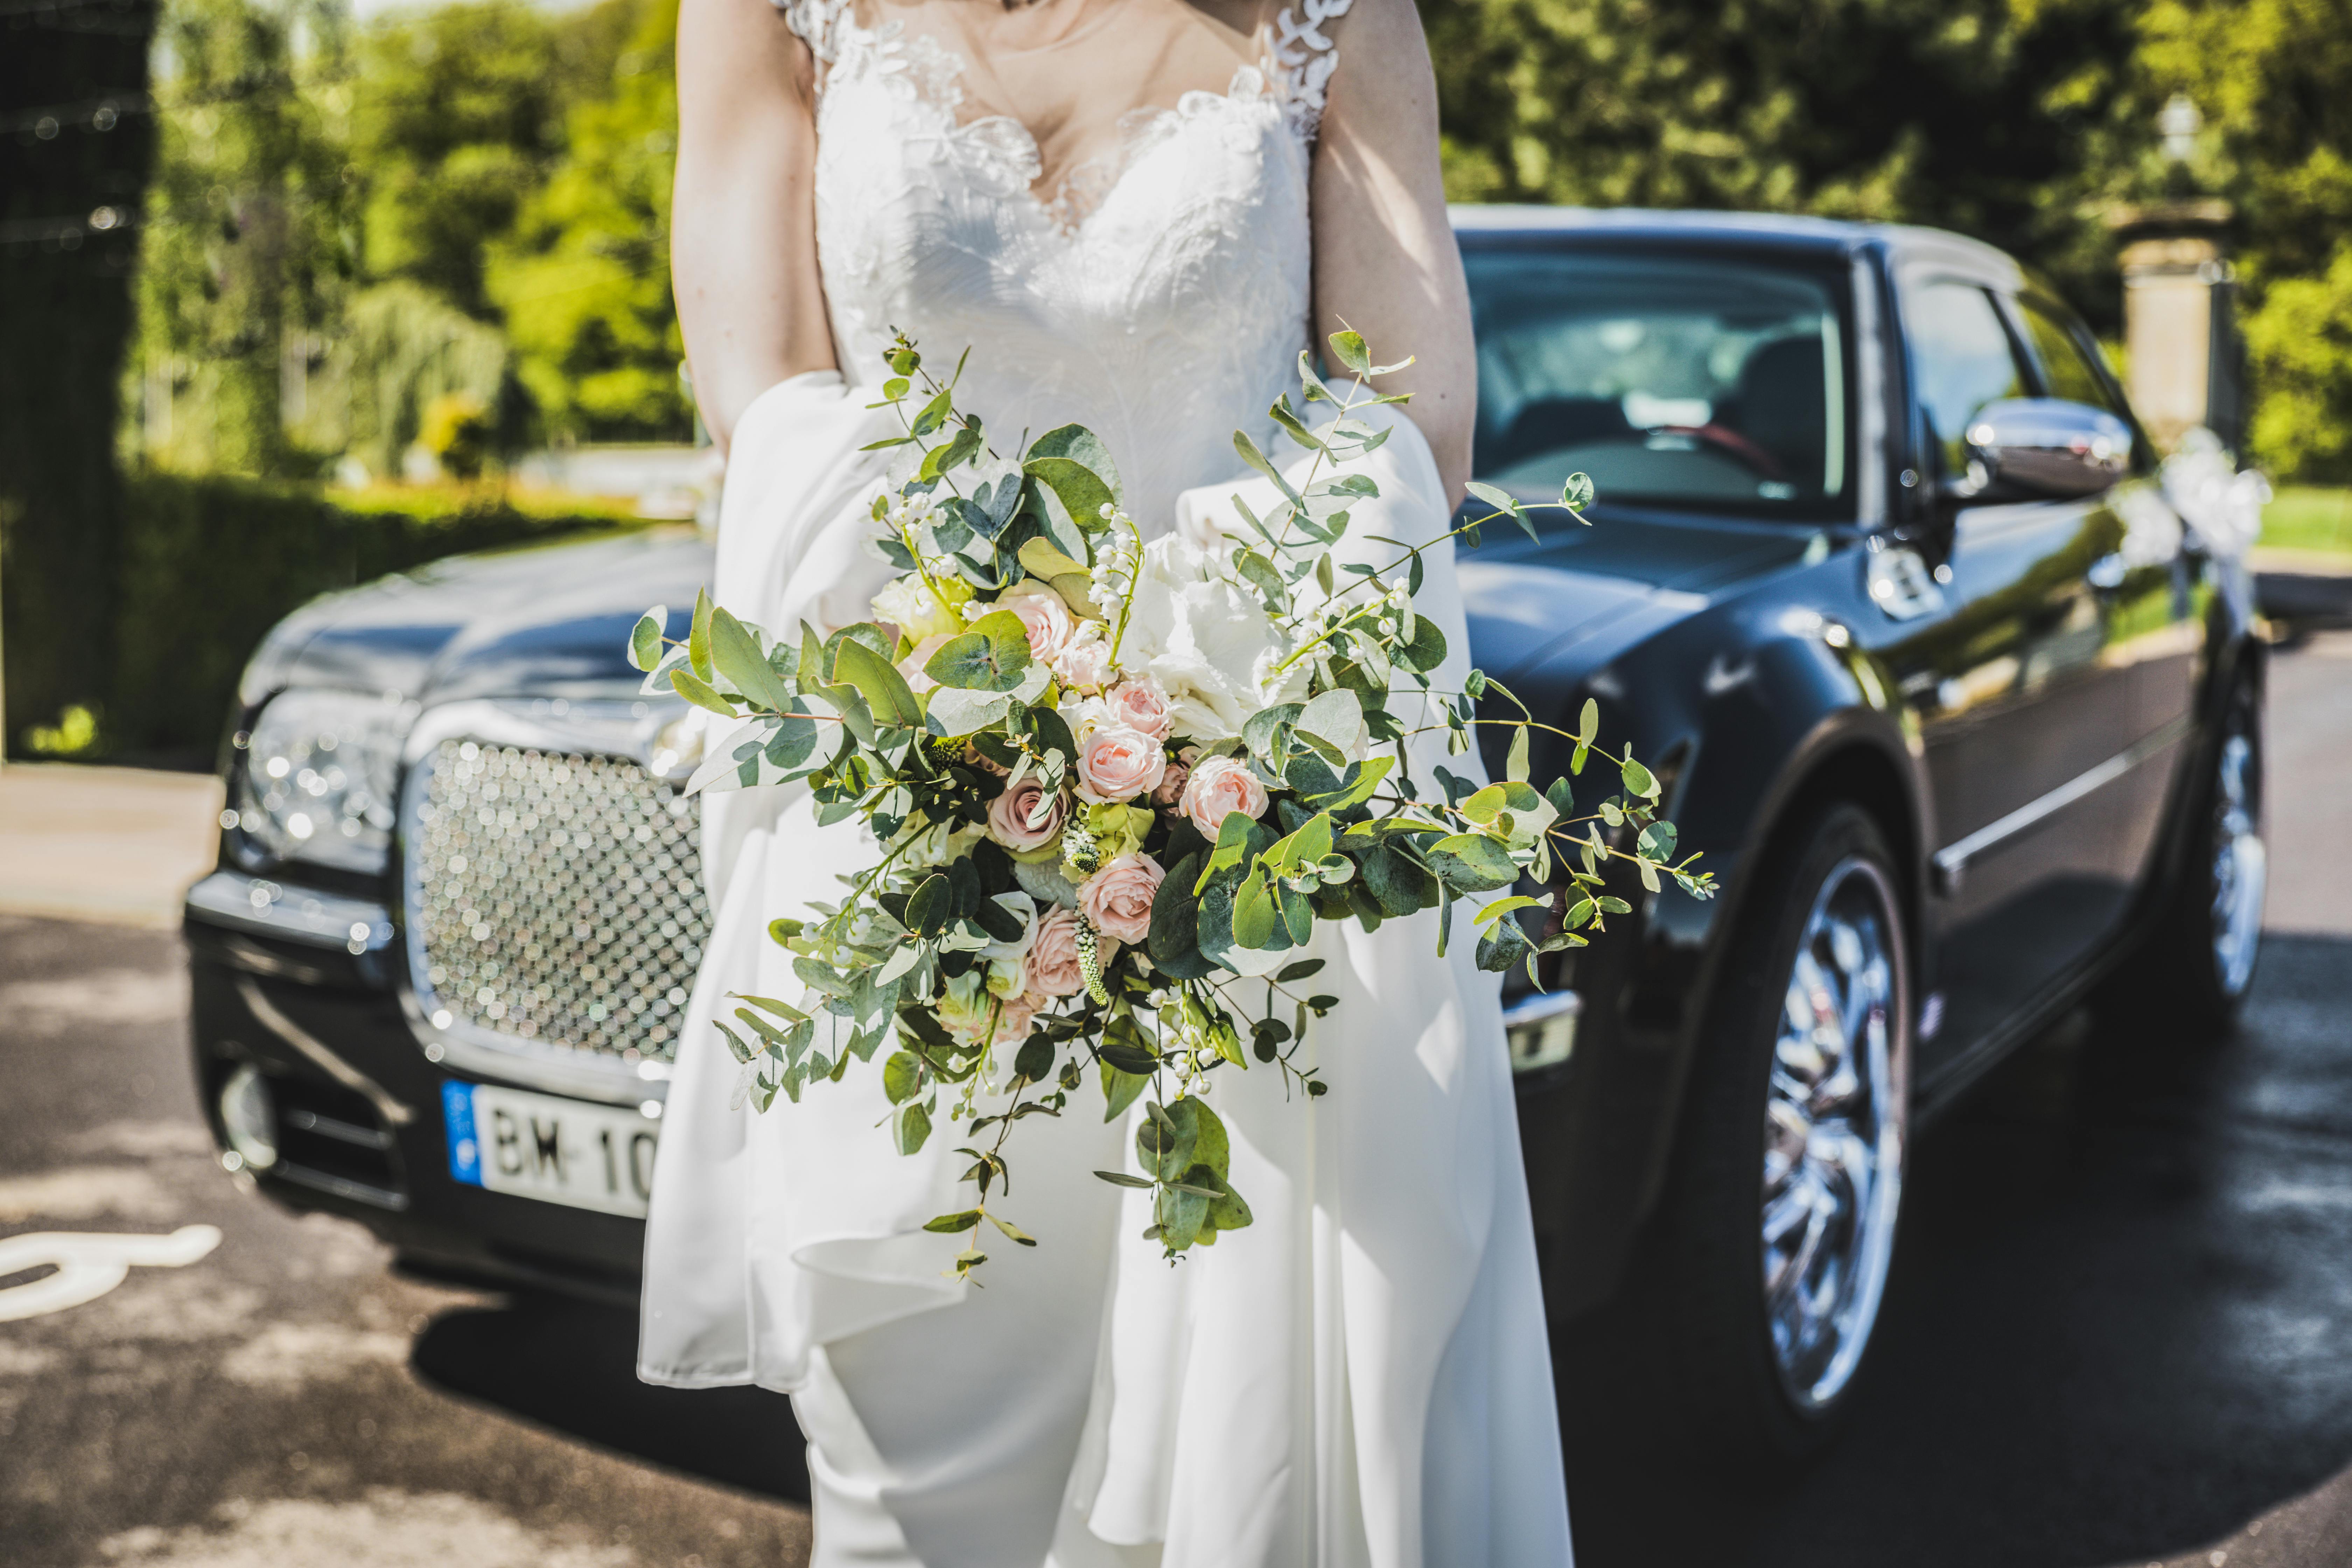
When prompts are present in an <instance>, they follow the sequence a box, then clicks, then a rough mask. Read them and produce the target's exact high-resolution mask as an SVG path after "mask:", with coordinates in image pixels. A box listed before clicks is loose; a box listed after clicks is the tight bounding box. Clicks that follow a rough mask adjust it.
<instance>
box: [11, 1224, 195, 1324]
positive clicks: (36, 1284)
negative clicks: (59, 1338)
mask: <svg viewBox="0 0 2352 1568" xmlns="http://www.w3.org/2000/svg"><path fill="white" fill-rule="evenodd" d="M220 1241H221V1233H220V1231H219V1229H218V1228H217V1227H216V1226H209V1225H184V1226H181V1227H180V1228H179V1229H177V1230H175V1231H173V1232H172V1234H171V1235H169V1236H113V1235H105V1234H98V1233H84V1232H75V1231H63V1230H37V1231H30V1232H27V1233H26V1234H25V1235H23V1236H12V1237H7V1238H5V1240H0V1279H5V1277H7V1276H8V1275H11V1274H21V1273H23V1272H25V1271H26V1270H27V1269H32V1268H55V1269H56V1270H57V1272H56V1273H54V1274H47V1275H43V1276H42V1277H41V1278H40V1279H35V1280H33V1281H31V1282H30V1283H28V1284H24V1285H17V1286H14V1287H11V1288H10V1289H5V1290H0V1323H7V1322H15V1321H18V1320H19V1319H23V1318H37V1317H40V1316H42V1315H43V1314H45V1313H48V1312H62V1311H64V1310H66V1309H67V1308H68V1307H79V1306H80V1305H81V1304H82V1303H83V1302H85V1301H95V1300H98V1299H99V1298H100V1296H103V1295H105V1294H106V1293H107V1292H108V1291H109V1290H111V1289H114V1288H115V1287H116V1286H117V1285H120V1284H121V1283H122V1281H123V1280H124V1279H126V1278H127V1277H128V1276H129V1275H130V1273H131V1268H132V1267H133V1266H136V1267H139V1268H186V1267H187V1266H188V1265H189V1264H191V1263H194V1262H195V1261H196V1260H197V1259H199V1258H203V1257H204V1256H205V1254H207V1253H209V1252H211V1251H212V1249H213V1248H214V1247H218V1246H219V1245H220Z"/></svg>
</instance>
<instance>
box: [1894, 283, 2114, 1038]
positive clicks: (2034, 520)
mask: <svg viewBox="0 0 2352 1568" xmlns="http://www.w3.org/2000/svg"><path fill="white" fill-rule="evenodd" d="M1898 300H1899V304H1900V308H1901V310H1902V315H1903V324H1904V331H1905V332H1906V339H1907V344H1908V351H1909V360H1908V364H1909V373H1910V378H1911V384H1912V387H1913V389H1914V403H1915V405H1916V409H1915V412H1916V428H1917V437H1916V448H1917V460H1918V462H1919V464H1920V466H1921V468H1922V469H1923V470H1924V472H1923V473H1922V474H1921V476H1920V477H1919V478H1920V482H1922V483H1924V484H1925V485H1926V486H1927V487H1929V489H1931V490H1932V491H1933V492H1934V493H1937V494H1939V495H1943V496H1947V497H1948V498H1950V499H1949V500H1946V501H1944V502H1942V503H1939V504H1941V505H1942V506H1943V508H1944V514H1943V515H1944V517H1945V518H1946V520H1947V523H1948V532H1947V533H1946V534H1945V535H1944V537H1943V540H1942V552H1943V555H1944V559H1943V560H1942V561H1941V563H1938V569H1937V571H1936V574H1935V576H1936V587H1935V588H1933V589H1926V588H1925V587H1924V584H1923V585H1922V591H1921V593H1920V595H1918V598H1917V599H1916V601H1908V600H1906V599H1904V598H1902V597H1901V596H1895V597H1894V598H1890V596H1888V595H1884V594H1880V595H1874V596H1875V597H1877V598H1878V600H1879V602H1880V604H1881V605H1882V606H1887V605H1892V606H1894V607H1895V611H1896V612H1897V613H1903V610H1904V606H1905V605H1906V604H1910V603H1921V604H1927V605H1932V606H1933V612H1934V613H1932V614H1927V613H1920V612H1919V611H1916V610H1912V611H1911V612H1910V613H1912V614H1914V616H1915V617H1916V630H1915V631H1914V632H1913V633H1912V635H1910V636H1908V637H1903V638H1901V639H1899V640H1898V641H1896V642H1895V643H1894V644H1893V645H1891V646H1889V647H1886V649H1885V658H1886V659H1887V662H1888V663H1889V665H1890V666H1891V668H1892V670H1893V673H1894V674H1895V676H1896V679H1897V681H1898V689H1899V690H1900V692H1901V693H1902V697H1903V700H1904V702H1905V704H1906V709H1907V717H1908V719H1909V720H1910V721H1912V722H1913V723H1914V724H1916V734H1917V735H1918V737H1919V741H1920V745H1921V750H1922V752H1923V754H1924V756H1923V760H1924V763H1925V768H1926V772H1927V778H1928V782H1929V788H1930V793H1931V798H1932V800H1933V802H1934V805H1935V812H1936V820H1935V824H1934V828H1933V833H1934V837H1933V839H1932V842H1931V844H1930V849H1931V851H1932V868H1933V872H1934V880H1935V886H1934V888H1933V889H1932V892H1933V895H1934V897H1933V898H1932V899H1931V901H1930V905H1929V909H1928V915H1929V921H1928V925H1929V933H1928V940H1929V941H1930V942H1932V943H1933V944H1934V960H1935V963H1934V973H1935V979H1934V981H1933V985H1934V993H1933V994H1935V995H1939V996H1940V998H1941V1000H1940V1001H1931V1003H1930V1005H1928V1007H1927V1009H1926V1011H1925V1014H1924V1015H1923V1018H1922V1027H1921V1031H1920V1033H1921V1040H1920V1044H1919V1067H1920V1070H1921V1076H1922V1080H1923V1083H1925V1082H1929V1081H1931V1080H1932V1079H1933V1078H1934V1076H1935V1074H1936V1073H1937V1070H1938V1069H1939V1068H1942V1067H1944V1066H1946V1065H1948V1064H1949V1063H1951V1062H1952V1061H1954V1060H1955V1059H1956V1058H1958V1057H1959V1056H1961V1055H1963V1054H1964V1053H1965V1052H1966V1051H1967V1049H1968V1048H1969V1047H1970V1046H1971V1045H1973V1044H1975V1043H1977V1042H1979V1041H1980V1040H1982V1039H1983V1038H1984V1037H1986V1036H1988V1035H1989V1034H1990V1033H1992V1032H1993V1031H1994V1030H1996V1029H1998V1028H1999V1026H2000V1025H2001V1023H2002V1022H2003V1021H2004V1020H2006V1019H2008V1018H2010V1017H2011V1016H2014V1015H2015V1014H2016V1013H2017V1012H2018V1011H2019V1009H2021V1008H2022V1007H2023V1006H2025V1005H2027V1004H2028V1003H2030V1002H2031V1001H2032V999H2033V998H2034V997H2035V996H2036V995H2038V994H2041V993H2042V991H2044V990H2045V989H2046V988H2047V987H2048V986H2049V984H2051V983H2052V982H2053V980H2054V979H2055V978H2056V977H2057V976H2058V975H2059V974H2061V973H2063V971H2064V970H2065V969H2066V968H2067V967H2068V966H2069V965H2070V964H2071V963H2074V962H2075V961H2076V960H2078V959H2079V958H2081V957H2082V956H2083V955H2084V953H2085V952H2088V951H2089V950H2090V949H2091V948H2092V947H2093V946H2094V945H2095V943H2096V942H2098V940H2099V939H2100V937H2101V936H2102V935H2103V934H2104V933H2105V931H2107V930H2109V929H2111V928H2112V926H2113V925H2114V923H2115V921H2116V920H2117V919H2119V918H2120V916H2121V914H2122V912H2123V900H2122V897H2121V896H2120V889H2117V888H2116V885H2115V877H2114V872H2115V868H2116V857H2115V854H2114V853H2113V850H2112V847H2111V845H2110V844H2109V842H2108V840H2109V837H2110V835H2108V834H2107V832H2106V831H2105V827H2104V826H2103V825H2102V823H2101V821H2100V820H2099V817H2098V814H2097V812H2096V811H2095V810H2094V809H2090V808H2089V807H2088V806H2087V805H2086V803H2084V801H2082V800H2079V799H2074V798H2072V797H2070V795H2069V794H2068V792H2069V791H2070V790H2074V789H2076V788H2079V787H2080V784H2081V781H2082V780H2084V778H2085V777H2087V776H2090V775H2092V774H2093V773H2095V771H2096V770H2097V769H2098V768H2099V767H2100V766H2101V764H2102V763H2105V761H2106V759H2108V758H2109V757H2111V756H2112V755H2113V754H2114V752H2116V749H2117V738H2118V736H2119V735H2120V734H2121V733H2122V732H2123V731H2124V729H2126V728H2127V726H2126V725H2123V724H2120V723H2119V722H2118V721H2117V720H2116V716H2115V715H2114V714H2113V713H2112V712H2110V711H2109V709H2110V706H2111V705H2112V703H2113V701H2114V700H2115V693H2114V690H2113V689H2112V686H2111V683H2110V682H2108V681H2106V680H2105V679H2102V677H2103V671H2102V667H2101V655H2102V652H2103V649H2104V647H2105V611H2104V607H2103V605H2102V602H2101V599H2100V596H2099V594H2098V592H2097V591H2096V590H2095V589H2094V587H2093V585H2092V583H2091V574H2092V568H2093V565H2094V563H2096V562H2098V561H2100V560H2102V559H2103V558H2104V557H2105V556H2107V555H2109V554H2111V553H2113V552H2114V551H2115V549H2116V543H2117V541H2118V540H2119V538H2120V534H2121V529H2120V527H2119V525H2118V524H2117V523H2116V520H2115V518H2114V516H2113V514H2112V512H2111V511H2110V510H2108V508H2107V506H2106V505H2105V501H2104V499H2103V498H2098V497H2093V498H2091V499H2088V500H2066V501H2024V502H2017V503H2011V504H1995V505H1976V504H1970V503H1969V502H1968V501H1967V500H1966V499H1965V492H1966V491H1967V489H1969V486H1970V484H1971V482H1972V479H1971V470H1970V465H1971V462H1972V461H1973V459H1972V458H1971V455H1970V451H1969V439H1968V433H1969V430H1970V428H1971V427H1972V426H1973V425H1974V423H1975V421H1976V419H1977V416H1978V415H1979V414H1980V413H1981V412H1982V411H1983V410H1984V409H1986V408H1987V407H1988V406H1989V405H1992V404H1996V403H2000V402H2004V401H2008V400H2011V399H2015V398H2021V397H2030V396H2032V395H2035V394H2036V393H2037V392H2038V391H2039V390H2040V386H2041V380H2040V376H2039V374H2038V372H2037V368H2036V367H2035V365H2034V363H2033V361H2032V357H2031V356H2030V354H2029V353H2027V351H2026V349H2025V345H2024V344H2023V342H2021V341H2020V338H2019V335H2018V334H2017V332H2016V331H2014V330H2013V329H2012V327H2011V324H2010V321H2009V318H2008V316H2007V314H2006V312H2005V310H2004V308H2003V305H2002V304H2001V302H2000V299H1999V298H1998V296H1997V295H1996V293H1995V292H1994V291H1993V290H1992V289H1989V288H1986V287H1984V286H1982V285H1981V284H1979V283H1978V282H1975V281H1971V280H1968V279H1958V278H1949V277H1937V276H1928V277H1924V278H1920V277H1908V278H1905V279H1900V280H1899V289H1898ZM1930 548H1931V550H1932V549H1933V546H1932V545H1931V546H1930ZM1931 1025H1933V1026H1937V1027H1933V1028H1930V1027H1929V1026H1931Z"/></svg>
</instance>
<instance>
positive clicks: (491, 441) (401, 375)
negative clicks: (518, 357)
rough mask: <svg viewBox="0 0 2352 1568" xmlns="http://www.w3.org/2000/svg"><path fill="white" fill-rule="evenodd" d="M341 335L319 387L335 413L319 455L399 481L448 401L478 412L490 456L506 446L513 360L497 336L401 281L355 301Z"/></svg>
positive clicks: (481, 441) (328, 420)
mask: <svg viewBox="0 0 2352 1568" xmlns="http://www.w3.org/2000/svg"><path fill="white" fill-rule="evenodd" d="M341 333H342V335H341V341H340V342H339V343H338V344H337V345H336V349H335V352H334V353H333V354H332V355H331V357H330V359H329V360H328V362H327V364H326V366H325V367H324V369H325V370H326V372H327V374H325V375H324V376H322V377H321V378H320V382H319V383H318V384H317V386H316V392H315V395H316V396H317V397H318V398H319V399H320V401H321V402H322V403H324V404H327V405H328V406H329V407H330V409H331V410H332V411H333V412H332V413H331V414H330V415H328V416H325V417H323V418H322V420H321V422H320V423H321V425H322V426H324V428H325V430H326V432H327V434H325V435H324V436H323V437H321V438H320V441H319V443H318V447H319V449H320V450H325V451H348V452H350V453H351V454H352V456H354V457H356V458H359V459H360V460H361V462H362V463H363V464H364V465H366V468H367V470H368V472H369V473H370V474H372V475H374V476H376V477H378V478H384V477H389V476H391V475H394V474H396V473H398V472H399V471H400V461H401V454H403V453H404V452H405V451H406V450H407V449H408V447H409V444H410V443H411V442H414V441H416V440H418V439H420V438H421V437H424V436H425V414H426V411H427V410H428V409H430V408H431V407H433V406H434V405H435V404H436V403H437V402H441V401H442V400H444V399H449V398H456V399H458V400H460V401H461V402H462V403H464V404H467V405H474V406H478V408H480V409H481V410H482V424H483V428H482V429H481V430H480V431H479V432H478V446H479V447H481V448H482V449H483V455H484V456H487V453H488V448H489V447H494V446H497V445H500V444H501V443H500V442H499V439H498V437H499V431H498V428H497V422H496V417H495V412H496V409H497V407H498V404H499V394H500V392H501V390H502V389H503V388H504V386H505V384H506V378H507V363H508V361H507V345H506V339H505V338H504V337H503V336H502V335H501V334H500V333H499V330H498V329H497V328H496V327H494V326H491V325H489V324H488V323H487V322H484V321H476V320H475V319H474V318H473V317H471V316H468V315H467V314H466V313H465V312H464V311H462V310H458V309H457V307H456V306H454V305H451V304H450V303H449V302H448V301H446V300H444V299H442V298H441V297H440V296H439V295H436V294H435V293H433V292H431V291H430V290H429V289H425V287H424V286H423V285H422V284H418V283H414V282H409V281H406V280H404V279H403V280H399V281H394V282H391V283H384V284H380V285H378V286H377V287H375V288H373V289H362V290H361V291H360V292H359V293H357V294H355V295H353V296H352V300H351V304H350V308H349V309H348V310H346V311H345V312H344V315H343V320H342V323H341ZM337 416H339V417H337ZM425 447H426V448H427V449H428V450H431V451H433V452H434V455H435V456H436V457H439V456H440V455H441V452H440V450H439V449H438V448H436V447H435V446H434V443H433V441H432V440H430V439H426V440H425ZM450 471H451V472H452V473H458V472H459V470H458V469H456V468H452V469H451V470H450ZM475 471H477V472H478V471H479V465H478V464H477V465H476V468H475Z"/></svg>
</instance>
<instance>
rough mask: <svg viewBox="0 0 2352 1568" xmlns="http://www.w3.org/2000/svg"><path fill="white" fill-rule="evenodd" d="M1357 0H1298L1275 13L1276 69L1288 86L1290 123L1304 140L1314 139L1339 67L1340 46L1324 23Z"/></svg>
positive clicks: (1341, 12) (1342, 13) (1273, 43)
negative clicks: (1293, 4) (1326, 29)
mask: <svg viewBox="0 0 2352 1568" xmlns="http://www.w3.org/2000/svg"><path fill="white" fill-rule="evenodd" d="M1354 4H1355V0H1297V5H1295V6H1292V5H1285V6H1284V7H1283V8H1282V9H1281V10H1280V11H1277V12H1276V13H1275V17H1274V37H1273V40H1272V52H1273V55H1274V68H1275V70H1276V73H1278V74H1279V75H1280V76H1281V78H1282V80H1283V85H1284V87H1285V88H1286V89H1287V92H1288V97H1289V103H1290V123H1291V126H1292V128H1293V129H1294V130H1296V131H1297V132H1298V134H1299V137H1300V139H1301V140H1302V141H1307V142H1312V141H1314V140H1315V132H1317V130H1318V128H1320V126H1321V125H1322V123H1323V101H1324V98H1325V94H1326V91H1327V89H1328V88H1329V87H1330V85H1331V73H1332V72H1333V71H1335V70H1337V69H1339V46H1338V45H1337V44H1335V43H1333V42H1332V41H1331V36H1330V35H1329V34H1328V33H1327V32H1326V31H1324V26H1325V24H1327V23H1330V22H1336V21H1338V20H1339V18H1340V17H1342V16H1346V15H1347V14H1348V7H1349V6H1350V5H1354Z"/></svg>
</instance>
